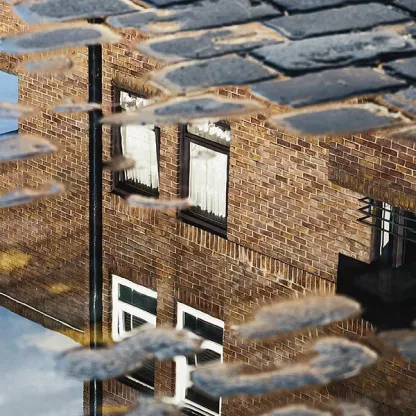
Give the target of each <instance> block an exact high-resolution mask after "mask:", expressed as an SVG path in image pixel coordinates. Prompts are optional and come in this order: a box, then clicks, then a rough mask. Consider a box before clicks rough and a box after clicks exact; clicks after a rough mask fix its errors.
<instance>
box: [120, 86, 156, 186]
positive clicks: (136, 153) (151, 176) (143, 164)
mask: <svg viewBox="0 0 416 416" xmlns="http://www.w3.org/2000/svg"><path fill="white" fill-rule="evenodd" d="M149 104H151V102H150V101H149V100H146V99H144V98H141V97H137V96H134V95H131V94H129V93H127V92H124V91H121V92H120V106H121V108H122V109H123V111H126V112H133V111H137V110H139V109H140V108H143V107H146V106H147V105H149ZM121 147H122V152H123V155H124V156H127V157H130V158H132V159H134V160H135V161H136V167H135V168H134V169H129V170H127V171H126V173H125V175H126V176H125V177H126V180H131V181H133V182H136V183H139V184H142V185H145V186H148V187H150V188H152V189H158V188H159V169H158V161H157V147H156V133H155V131H154V126H153V125H148V126H130V125H127V126H122V127H121Z"/></svg>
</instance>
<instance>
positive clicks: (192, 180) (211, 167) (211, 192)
mask: <svg viewBox="0 0 416 416" xmlns="http://www.w3.org/2000/svg"><path fill="white" fill-rule="evenodd" d="M227 168H228V157H227V155H225V154H223V153H219V152H216V151H214V150H211V149H208V148H206V147H203V146H200V145H198V144H196V143H192V142H191V143H190V161H189V197H190V198H191V200H192V201H193V203H194V204H195V205H196V206H197V207H199V208H200V210H202V211H204V212H205V213H208V214H211V215H212V216H213V219H216V220H225V217H226V214H227V179H228V178H227V176H228V172H227Z"/></svg>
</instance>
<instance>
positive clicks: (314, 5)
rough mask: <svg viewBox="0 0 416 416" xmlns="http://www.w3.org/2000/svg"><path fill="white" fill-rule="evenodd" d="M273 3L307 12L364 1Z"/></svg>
mask: <svg viewBox="0 0 416 416" xmlns="http://www.w3.org/2000/svg"><path fill="white" fill-rule="evenodd" d="M271 2H272V3H273V4H276V5H278V6H280V7H283V8H285V9H286V10H288V11H289V12H306V11H311V10H320V9H326V8H330V7H339V6H344V5H346V4H353V3H360V2H361V3H362V2H363V0H271Z"/></svg>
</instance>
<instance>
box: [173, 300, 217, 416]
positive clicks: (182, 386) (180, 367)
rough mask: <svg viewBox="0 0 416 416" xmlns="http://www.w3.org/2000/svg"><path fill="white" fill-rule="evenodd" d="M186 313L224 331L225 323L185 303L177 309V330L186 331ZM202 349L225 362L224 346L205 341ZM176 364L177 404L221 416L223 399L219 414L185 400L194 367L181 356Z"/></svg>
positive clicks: (213, 415)
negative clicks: (217, 355) (215, 354)
mask: <svg viewBox="0 0 416 416" xmlns="http://www.w3.org/2000/svg"><path fill="white" fill-rule="evenodd" d="M184 313H188V314H189V315H192V316H194V317H196V318H200V319H203V320H204V321H206V322H209V323H210V324H213V325H216V326H218V327H220V328H222V329H223V330H224V322H223V321H221V320H220V319H217V318H213V317H212V316H211V315H208V314H207V313H204V312H201V311H199V310H198V309H194V308H191V307H190V306H188V305H185V304H183V303H178V307H177V321H176V328H177V329H184ZM201 348H203V349H210V350H211V351H214V352H216V353H217V354H219V355H220V356H221V362H223V350H224V348H223V345H220V344H217V343H216V342H213V341H209V340H206V341H203V342H202V344H201ZM175 363H176V389H175V390H176V393H175V401H176V403H177V404H182V405H185V406H186V405H187V406H188V407H189V408H191V409H194V410H196V411H199V412H201V413H204V414H207V415H212V416H218V415H221V405H222V399H220V403H219V408H220V410H219V413H217V412H214V411H212V410H210V409H207V408H205V407H203V406H201V405H199V404H198V403H195V402H193V401H191V400H188V399H186V398H185V396H186V389H187V388H188V387H191V386H192V382H191V377H190V374H191V371H192V370H193V369H194V367H193V366H189V365H188V362H187V359H186V357H183V356H180V357H176V358H175Z"/></svg>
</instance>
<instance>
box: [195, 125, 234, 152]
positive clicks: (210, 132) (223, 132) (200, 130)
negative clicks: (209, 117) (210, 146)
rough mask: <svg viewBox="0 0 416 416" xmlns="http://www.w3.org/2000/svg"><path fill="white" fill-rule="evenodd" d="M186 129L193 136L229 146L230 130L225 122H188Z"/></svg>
mask: <svg viewBox="0 0 416 416" xmlns="http://www.w3.org/2000/svg"><path fill="white" fill-rule="evenodd" d="M187 129H188V132H189V133H191V134H194V135H195V136H199V137H202V138H204V139H207V140H210V141H212V142H215V143H220V144H223V145H225V146H230V140H231V132H230V128H229V126H228V125H227V124H225V123H221V122H220V123H214V122H212V121H206V122H205V123H198V124H188V126H187Z"/></svg>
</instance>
